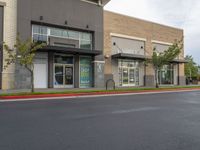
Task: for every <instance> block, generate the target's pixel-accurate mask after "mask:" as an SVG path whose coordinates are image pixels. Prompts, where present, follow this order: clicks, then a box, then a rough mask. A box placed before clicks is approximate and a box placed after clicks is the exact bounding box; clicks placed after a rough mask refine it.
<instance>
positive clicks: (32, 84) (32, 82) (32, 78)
mask: <svg viewBox="0 0 200 150" xmlns="http://www.w3.org/2000/svg"><path fill="white" fill-rule="evenodd" d="M31 92H32V93H34V92H35V87H34V75H33V70H31Z"/></svg>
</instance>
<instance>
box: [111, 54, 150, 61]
mask: <svg viewBox="0 0 200 150" xmlns="http://www.w3.org/2000/svg"><path fill="white" fill-rule="evenodd" d="M112 58H113V59H137V60H145V59H146V58H147V57H146V56H145V55H137V54H128V53H118V54H114V55H112Z"/></svg>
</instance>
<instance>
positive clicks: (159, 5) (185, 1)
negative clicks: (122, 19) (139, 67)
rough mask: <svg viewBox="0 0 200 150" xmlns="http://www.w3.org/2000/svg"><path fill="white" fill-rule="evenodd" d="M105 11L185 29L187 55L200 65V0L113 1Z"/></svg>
mask: <svg viewBox="0 0 200 150" xmlns="http://www.w3.org/2000/svg"><path fill="white" fill-rule="evenodd" d="M104 9H105V10H109V11H113V12H117V13H120V14H125V15H128V16H133V17H136V18H141V19H144V20H149V21H152V22H157V23H161V24H165V25H169V26H172V27H178V28H181V29H184V40H185V41H184V42H185V55H192V56H193V58H194V60H195V61H196V62H197V63H198V64H200V0H111V1H110V2H109V3H108V4H107V5H106V6H105V8H104Z"/></svg>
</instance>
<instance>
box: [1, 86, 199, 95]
mask: <svg viewBox="0 0 200 150" xmlns="http://www.w3.org/2000/svg"><path fill="white" fill-rule="evenodd" d="M199 86H200V85H189V86H188V87H199ZM173 87H177V88H178V87H179V86H160V88H173ZM180 87H182V86H180ZM185 87H187V86H185ZM129 88H137V89H144V88H155V87H144V86H140V87H136V86H134V87H116V89H129ZM109 89H111V90H112V89H113V88H109ZM88 90H89V91H97V90H106V87H104V88H49V89H35V92H42V93H49V92H66V91H68V92H69V91H83V92H84V91H88ZM29 92H31V89H12V90H0V94H12V93H14V94H15V93H16V94H17V93H29Z"/></svg>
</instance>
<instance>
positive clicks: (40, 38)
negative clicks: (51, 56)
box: [33, 34, 48, 42]
mask: <svg viewBox="0 0 200 150" xmlns="http://www.w3.org/2000/svg"><path fill="white" fill-rule="evenodd" d="M33 41H34V42H47V41H48V37H47V36H46V35H40V34H34V35H33Z"/></svg>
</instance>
